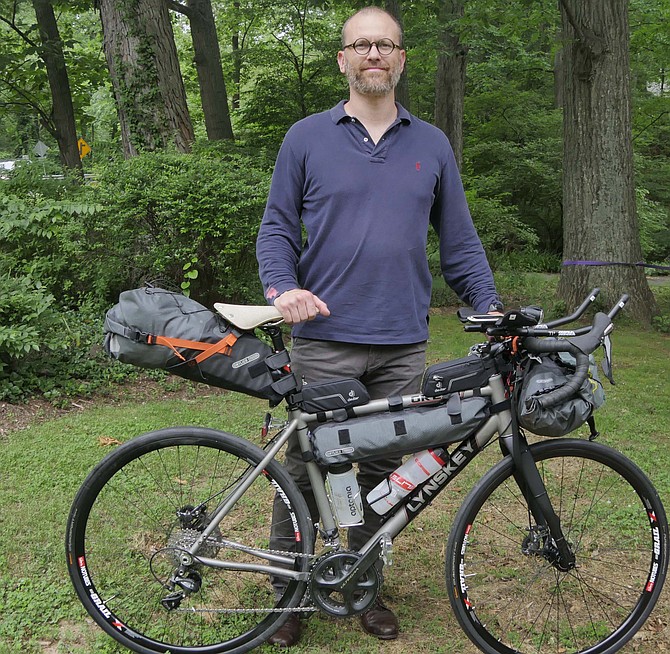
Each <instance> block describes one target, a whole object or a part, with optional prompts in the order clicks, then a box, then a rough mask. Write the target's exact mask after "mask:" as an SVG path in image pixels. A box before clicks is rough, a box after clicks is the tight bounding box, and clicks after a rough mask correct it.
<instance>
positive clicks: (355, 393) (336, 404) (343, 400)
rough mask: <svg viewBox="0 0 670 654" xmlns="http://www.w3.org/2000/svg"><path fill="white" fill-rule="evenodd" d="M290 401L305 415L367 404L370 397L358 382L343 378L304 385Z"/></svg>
mask: <svg viewBox="0 0 670 654" xmlns="http://www.w3.org/2000/svg"><path fill="white" fill-rule="evenodd" d="M290 399H291V401H293V402H295V403H296V404H297V405H298V406H299V407H300V408H301V409H302V410H303V411H306V412H307V413H319V412H322V411H335V410H337V409H346V408H348V407H354V406H360V405H361V404H367V403H368V402H369V401H370V396H369V395H368V389H367V388H365V386H364V385H363V383H362V382H361V381H360V380H358V379H349V378H345V379H331V380H329V381H326V382H318V383H314V384H305V385H303V387H302V388H301V389H300V391H299V392H298V393H295V394H294V395H292V396H291V398H290Z"/></svg>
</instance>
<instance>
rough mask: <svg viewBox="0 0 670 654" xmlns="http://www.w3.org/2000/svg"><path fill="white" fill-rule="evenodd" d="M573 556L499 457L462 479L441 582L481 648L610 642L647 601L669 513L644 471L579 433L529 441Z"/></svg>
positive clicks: (658, 570)
mask: <svg viewBox="0 0 670 654" xmlns="http://www.w3.org/2000/svg"><path fill="white" fill-rule="evenodd" d="M531 451H532V453H533V457H534V459H535V461H536V462H537V468H538V470H539V472H540V474H541V476H542V478H543V480H544V484H545V486H546V489H547V492H548V494H549V498H550V500H551V502H552V506H553V508H554V510H555V511H556V513H557V515H558V516H559V518H560V520H561V525H562V529H563V533H564V535H565V537H566V539H567V541H568V543H569V544H570V546H571V548H572V550H573V552H574V554H575V557H576V567H575V568H574V569H573V570H570V571H568V572H561V571H560V570H559V569H558V568H557V564H556V563H555V562H556V556H555V552H556V550H555V547H554V544H553V542H552V541H551V539H550V538H549V537H548V535H547V534H546V533H545V532H544V531H543V530H542V529H541V528H539V527H538V526H537V525H536V524H535V523H534V520H533V519H532V516H531V515H530V512H529V510H528V506H527V503H526V501H525V499H524V497H523V495H522V493H521V492H520V490H519V487H518V485H517V483H516V482H515V480H514V477H513V474H512V473H513V465H512V461H511V459H510V458H509V457H508V458H507V459H505V460H504V461H502V462H501V463H499V464H498V465H497V466H495V467H494V468H492V469H491V470H490V471H489V472H488V473H487V474H486V475H485V476H484V477H483V478H482V479H481V480H480V482H479V483H478V484H477V486H476V487H475V488H474V489H473V490H472V492H471V493H470V495H469V496H468V498H467V499H466V501H465V502H464V504H463V506H462V507H461V509H460V510H459V513H458V515H457V517H456V520H455V522H454V526H453V528H452V531H451V535H450V538H449V543H448V547H447V588H448V589H449V591H450V592H449V596H450V600H451V603H452V606H453V608H454V611H455V613H456V615H457V617H458V620H459V622H460V624H461V626H462V627H463V629H464V630H465V632H466V633H467V635H468V636H469V638H470V639H471V640H472V641H473V642H474V643H475V644H476V645H477V646H478V647H479V648H480V649H482V650H483V651H485V652H488V653H489V654H497V653H504V654H511V653H512V652H522V653H528V654H530V653H531V652H533V653H535V654H543V653H545V652H546V653H547V654H549V652H551V653H552V654H555V653H556V652H561V653H562V654H563V653H565V654H569V653H572V652H588V653H589V654H605V653H612V652H615V651H617V650H618V649H619V648H621V647H622V646H623V645H624V644H625V643H626V642H627V641H628V640H629V639H630V638H631V637H632V636H633V635H634V634H635V632H636V631H637V630H638V629H639V628H640V626H641V625H642V623H643V622H644V621H645V620H646V618H647V617H648V615H649V613H650V612H651V610H652V609H653V607H654V605H655V603H656V601H657V599H658V597H659V594H660V592H661V587H662V585H663V582H664V580H665V576H666V571H667V565H668V523H667V520H666V515H665V511H664V510H663V506H662V504H661V501H660V499H659V497H658V494H657V492H656V490H655V489H654V487H653V486H652V484H651V482H650V481H649V480H648V479H647V477H646V476H645V475H644V473H643V472H642V471H641V470H640V469H639V468H638V467H637V466H636V465H635V464H633V463H632V462H631V461H629V460H628V459H626V458H625V457H624V456H623V455H621V454H620V453H619V452H616V451H615V450H613V449H611V448H609V447H606V446H604V445H601V444H599V443H591V442H588V441H579V440H556V441H545V442H542V443H538V444H536V445H533V446H532V447H531Z"/></svg>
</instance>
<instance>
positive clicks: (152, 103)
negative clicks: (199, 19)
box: [98, 0, 194, 157]
mask: <svg viewBox="0 0 670 654" xmlns="http://www.w3.org/2000/svg"><path fill="white" fill-rule="evenodd" d="M98 6H99V8H100V18H101V20H102V28H103V46H104V50H105V57H106V60H107V66H108V68H109V72H110V76H111V79H112V85H113V88H114V96H115V99H116V105H117V110H118V114H119V122H120V124H121V140H122V142H123V151H124V155H125V156H126V157H131V156H134V155H136V154H137V153H138V152H139V151H141V150H147V151H153V150H156V149H160V148H164V147H166V146H167V145H168V144H169V143H174V144H175V145H176V147H177V149H178V150H179V151H181V152H188V151H189V150H190V148H191V143H192V142H193V140H194V134H193V126H192V125H191V118H190V116H189V112H188V107H187V104H186V92H185V91H184V83H183V80H182V77H181V71H180V70H179V61H178V59H177V47H176V45H175V41H174V34H173V32H172V24H171V23H170V15H169V12H168V8H167V5H166V4H165V2H164V0H99V1H98Z"/></svg>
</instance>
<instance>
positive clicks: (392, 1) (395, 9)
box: [385, 0, 410, 111]
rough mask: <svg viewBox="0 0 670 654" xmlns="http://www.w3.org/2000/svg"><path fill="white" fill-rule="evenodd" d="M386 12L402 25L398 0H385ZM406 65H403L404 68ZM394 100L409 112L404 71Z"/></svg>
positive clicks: (408, 97) (407, 85)
mask: <svg viewBox="0 0 670 654" xmlns="http://www.w3.org/2000/svg"><path fill="white" fill-rule="evenodd" d="M385 9H386V11H388V12H389V13H390V14H392V15H393V16H395V18H396V19H397V20H398V22H399V23H400V24H401V25H402V24H403V20H402V6H401V3H400V0H386V6H385ZM406 67H407V65H406V64H405V68H406ZM395 99H396V100H397V101H398V102H399V103H400V104H401V105H402V106H403V107H405V109H407V110H408V111H409V109H410V96H409V82H408V80H407V70H406V69H405V70H404V71H403V73H402V75H401V76H400V81H399V82H398V86H396V89H395Z"/></svg>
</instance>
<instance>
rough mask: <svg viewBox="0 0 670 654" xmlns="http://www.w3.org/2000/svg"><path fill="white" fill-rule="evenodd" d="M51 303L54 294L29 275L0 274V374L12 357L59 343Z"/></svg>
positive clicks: (54, 314) (55, 319)
mask: <svg viewBox="0 0 670 654" xmlns="http://www.w3.org/2000/svg"><path fill="white" fill-rule="evenodd" d="M54 304H55V303H54V297H53V296H52V295H51V294H49V293H48V292H46V291H45V289H44V288H43V287H42V286H41V285H40V284H39V283H35V282H33V281H32V280H31V279H30V278H28V277H11V276H10V275H9V274H7V273H4V274H2V275H1V276H0V374H2V373H5V372H6V371H7V369H10V370H11V367H12V363H13V361H14V360H16V359H19V358H21V357H25V356H26V355H27V354H30V353H31V352H38V351H39V350H40V349H41V348H44V347H46V348H57V347H58V346H59V339H58V337H57V335H56V333H55V331H54V330H55V329H56V327H57V325H58V313H57V311H56V309H55V306H54Z"/></svg>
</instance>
